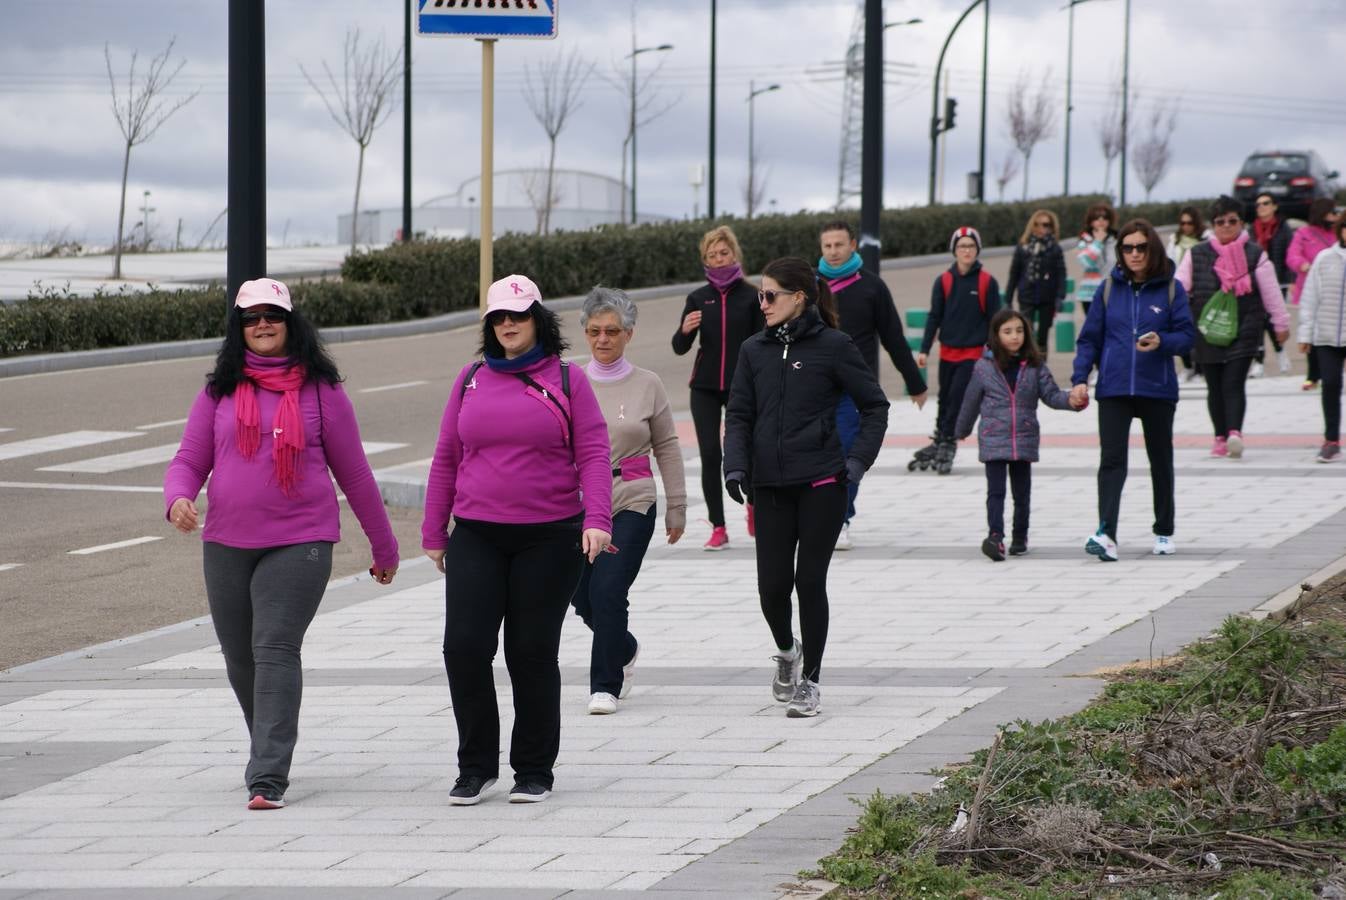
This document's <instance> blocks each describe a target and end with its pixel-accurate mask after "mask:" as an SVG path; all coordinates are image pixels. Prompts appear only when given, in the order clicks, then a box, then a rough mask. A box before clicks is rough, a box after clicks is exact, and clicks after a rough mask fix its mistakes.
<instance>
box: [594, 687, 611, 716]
mask: <svg viewBox="0 0 1346 900" xmlns="http://www.w3.org/2000/svg"><path fill="white" fill-rule="evenodd" d="M616 711H617V698H616V697H614V696H612V695H611V694H608V693H605V692H603V691H599V692H598V693H596V694H591V695H589V715H591V716H610V715H612V714H613V713H615V712H616Z"/></svg>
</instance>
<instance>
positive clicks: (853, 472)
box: [846, 458, 865, 484]
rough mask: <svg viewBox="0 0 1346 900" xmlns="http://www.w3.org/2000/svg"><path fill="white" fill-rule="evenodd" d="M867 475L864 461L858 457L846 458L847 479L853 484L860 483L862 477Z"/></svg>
mask: <svg viewBox="0 0 1346 900" xmlns="http://www.w3.org/2000/svg"><path fill="white" fill-rule="evenodd" d="M864 477H865V466H864V463H862V462H860V460H858V459H853V458H847V460H846V480H847V481H848V482H850V483H851V484H859V483H860V479H861V478H864Z"/></svg>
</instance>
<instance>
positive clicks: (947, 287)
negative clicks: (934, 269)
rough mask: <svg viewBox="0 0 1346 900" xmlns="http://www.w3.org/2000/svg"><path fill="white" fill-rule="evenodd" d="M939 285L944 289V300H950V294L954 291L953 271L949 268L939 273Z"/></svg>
mask: <svg viewBox="0 0 1346 900" xmlns="http://www.w3.org/2000/svg"><path fill="white" fill-rule="evenodd" d="M939 286H940V287H941V288H943V290H944V302H946V303H947V302H948V301H949V295H950V294H951V293H953V273H952V272H950V271H949V270H948V269H945V270H944V271H943V272H940V273H939Z"/></svg>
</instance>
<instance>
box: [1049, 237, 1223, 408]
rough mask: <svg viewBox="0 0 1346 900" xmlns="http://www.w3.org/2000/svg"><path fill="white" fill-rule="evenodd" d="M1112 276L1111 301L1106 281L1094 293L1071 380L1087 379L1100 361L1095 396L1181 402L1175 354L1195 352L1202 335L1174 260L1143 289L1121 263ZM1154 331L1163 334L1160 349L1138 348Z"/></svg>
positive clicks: (1078, 382) (1079, 381)
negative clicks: (1105, 296)
mask: <svg viewBox="0 0 1346 900" xmlns="http://www.w3.org/2000/svg"><path fill="white" fill-rule="evenodd" d="M1111 279H1112V290H1111V291H1110V292H1109V294H1108V302H1107V303H1106V304H1105V303H1103V302H1102V300H1103V287H1104V285H1102V284H1100V285H1099V286H1098V290H1097V291H1096V292H1095V293H1094V302H1093V305H1092V306H1090V307H1089V314H1088V316H1086V317H1085V319H1084V327H1083V328H1082V329H1080V337H1079V340H1078V341H1077V342H1076V343H1075V371H1074V374H1072V375H1071V378H1070V383H1071V384H1084V383H1086V382H1087V381H1088V378H1089V371H1090V370H1091V369H1093V368H1094V366H1095V365H1097V366H1098V383H1097V384H1096V385H1095V386H1094V396H1095V397H1097V398H1098V399H1100V400H1102V399H1105V398H1107V397H1153V398H1155V399H1157V400H1167V401H1169V402H1170V403H1177V402H1178V378H1177V375H1176V373H1175V372H1174V371H1173V357H1175V356H1181V355H1182V354H1184V353H1187V352H1189V351H1190V350H1191V349H1192V343H1193V342H1194V341H1195V340H1196V323H1194V322H1193V321H1192V311H1191V308H1190V307H1189V306H1188V305H1187V290H1186V289H1185V288H1184V287H1183V286H1182V283H1181V282H1178V281H1174V280H1173V266H1172V264H1171V263H1170V264H1169V266H1168V273H1167V274H1166V275H1162V276H1160V277H1158V278H1153V279H1151V280H1149V281H1147V282H1145V283H1144V284H1143V285H1141V286H1140V287H1139V288H1137V287H1136V286H1135V285H1133V284H1132V283H1131V279H1130V277H1129V276H1128V275H1127V274H1125V273H1124V272H1123V270H1122V267H1121V266H1120V265H1118V266H1116V267H1114V268H1113V270H1112V275H1111ZM1170 282H1171V283H1172V291H1173V300H1172V303H1170V302H1169V290H1170V288H1169V284H1170ZM1105 284H1106V282H1105ZM1151 331H1153V332H1155V333H1157V334H1158V335H1159V348H1158V349H1156V350H1151V351H1148V352H1146V351H1142V350H1138V349H1136V341H1137V340H1138V339H1139V338H1140V336H1141V335H1142V334H1146V333H1148V332H1151Z"/></svg>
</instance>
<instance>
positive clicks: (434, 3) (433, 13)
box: [416, 0, 558, 39]
mask: <svg viewBox="0 0 1346 900" xmlns="http://www.w3.org/2000/svg"><path fill="white" fill-rule="evenodd" d="M557 2H558V0H416V3H417V10H416V33H417V34H420V35H425V36H429V37H465V38H533V39H538V38H542V39H546V38H554V37H556V4H557Z"/></svg>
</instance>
